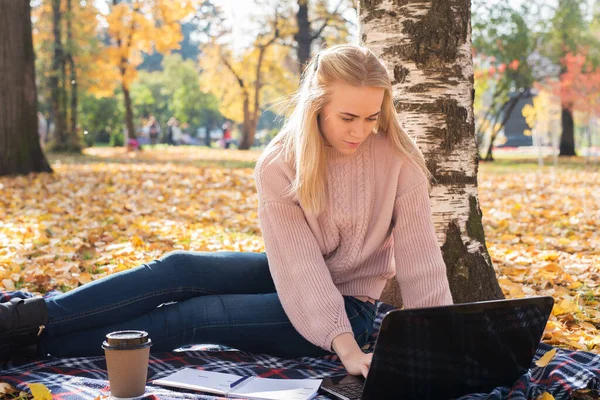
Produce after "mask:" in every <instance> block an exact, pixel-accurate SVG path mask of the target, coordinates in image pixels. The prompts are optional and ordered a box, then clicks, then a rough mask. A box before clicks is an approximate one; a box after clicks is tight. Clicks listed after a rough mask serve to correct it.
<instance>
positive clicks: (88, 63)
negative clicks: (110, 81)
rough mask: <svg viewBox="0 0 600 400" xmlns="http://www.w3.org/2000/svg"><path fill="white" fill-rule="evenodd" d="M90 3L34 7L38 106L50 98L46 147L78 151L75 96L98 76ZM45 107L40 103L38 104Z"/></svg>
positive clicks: (66, 0) (67, 0)
mask: <svg viewBox="0 0 600 400" xmlns="http://www.w3.org/2000/svg"><path fill="white" fill-rule="evenodd" d="M97 14H98V10H97V9H96V7H95V6H94V5H93V3H92V2H80V1H73V0H52V1H51V2H42V3H39V4H37V6H36V7H35V8H34V9H33V15H32V20H33V21H34V31H33V32H34V45H35V52H36V69H37V71H38V80H39V82H40V86H39V89H40V90H39V93H38V96H39V98H40V101H41V102H42V105H44V103H50V105H51V107H50V110H49V111H50V120H51V121H52V122H53V124H54V134H53V135H52V137H51V141H50V146H49V147H50V148H51V149H52V150H55V151H68V152H72V151H75V152H77V151H80V150H81V147H82V144H81V135H80V132H79V131H78V126H79V125H80V124H79V122H78V108H79V104H78V99H79V97H80V93H79V92H80V91H82V92H85V91H88V90H90V88H91V87H93V85H94V81H95V80H96V78H97V70H96V68H100V67H101V65H98V64H99V61H100V60H99V53H100V46H99V39H98V34H99V32H98V25H97V24H96V23H95V22H94V21H96V15H97ZM42 108H45V107H42Z"/></svg>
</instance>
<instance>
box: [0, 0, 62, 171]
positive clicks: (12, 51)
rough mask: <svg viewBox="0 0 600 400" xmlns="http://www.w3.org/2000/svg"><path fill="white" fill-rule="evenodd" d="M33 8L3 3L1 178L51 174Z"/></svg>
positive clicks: (4, 0) (9, 1)
mask: <svg viewBox="0 0 600 400" xmlns="http://www.w3.org/2000/svg"><path fill="white" fill-rule="evenodd" d="M34 58H35V56H34V52H33V39H32V31H31V6H30V5H29V2H28V1H13V0H0V88H2V89H1V90H0V175H14V174H27V173H30V172H51V171H52V169H51V168H50V165H49V164H48V161H47V160H46V157H45V156H44V153H43V152H42V149H41V147H40V142H39V138H38V123H37V121H38V120H37V115H36V112H37V90H36V84H35V67H34Z"/></svg>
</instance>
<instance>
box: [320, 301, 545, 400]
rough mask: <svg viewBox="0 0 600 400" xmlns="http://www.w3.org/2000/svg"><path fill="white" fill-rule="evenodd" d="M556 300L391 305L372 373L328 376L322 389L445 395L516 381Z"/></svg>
mask: <svg viewBox="0 0 600 400" xmlns="http://www.w3.org/2000/svg"><path fill="white" fill-rule="evenodd" d="M553 305H554V300H553V298H552V297H550V296H538V297H527V298H521V299H509V300H493V301H484V302H476V303H464V304H454V305H449V306H440V307H431V308H420V309H408V310H392V311H389V312H388V313H386V314H385V316H384V317H383V320H382V322H381V328H380V331H379V335H378V337H377V341H376V343H375V348H374V351H373V360H372V361H371V367H370V369H369V374H368V375H367V378H366V379H364V378H362V377H358V376H351V375H347V376H342V377H337V378H326V379H324V380H323V383H322V384H321V388H320V391H321V393H323V394H326V395H328V396H329V397H330V398H332V399H339V400H385V399H406V400H412V399H419V400H427V399H428V400H438V399H444V400H447V399H454V398H458V397H461V396H464V395H467V394H470V393H489V392H491V391H492V390H493V389H494V388H495V387H498V386H509V387H512V386H513V384H514V382H515V381H516V380H517V379H518V378H519V377H520V376H521V375H523V374H524V373H526V372H527V371H528V370H529V367H530V366H531V362H532V360H533V356H534V355H535V351H536V349H537V348H538V345H539V343H540V340H541V338H542V334H543V333H544V328H545V327H546V322H547V321H548V317H549V316H550V312H551V311H552V307H553Z"/></svg>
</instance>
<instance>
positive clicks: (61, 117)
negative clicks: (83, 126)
mask: <svg viewBox="0 0 600 400" xmlns="http://www.w3.org/2000/svg"><path fill="white" fill-rule="evenodd" d="M61 17H62V15H61V10H60V0H52V35H53V38H54V53H53V55H52V71H51V73H50V79H49V80H48V86H50V92H51V93H52V97H51V102H52V117H53V118H52V119H53V120H54V132H53V136H52V140H51V147H52V149H53V150H57V151H64V150H66V149H67V148H68V145H67V143H68V142H69V135H68V132H67V127H66V115H65V111H66V107H64V105H65V97H66V93H65V91H64V85H63V84H62V83H61V79H60V77H62V76H63V75H64V74H63V69H64V68H63V67H64V63H65V59H64V51H63V46H62V32H61Z"/></svg>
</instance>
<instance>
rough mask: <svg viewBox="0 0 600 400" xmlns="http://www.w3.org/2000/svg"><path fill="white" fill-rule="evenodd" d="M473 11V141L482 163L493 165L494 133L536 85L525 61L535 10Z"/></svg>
mask: <svg viewBox="0 0 600 400" xmlns="http://www.w3.org/2000/svg"><path fill="white" fill-rule="evenodd" d="M473 8H474V11H473V13H472V18H473V52H474V54H475V61H478V63H476V65H475V66H476V67H477V68H476V70H475V84H476V92H475V96H476V99H475V104H477V105H479V106H480V107H477V109H476V115H475V118H476V138H477V142H478V145H479V146H480V147H483V148H480V149H479V151H481V152H482V153H483V157H481V158H483V159H485V160H486V161H493V159H494V157H493V154H492V150H493V146H494V142H495V141H496V138H497V135H498V133H499V132H500V131H501V130H502V129H503V128H504V126H505V125H506V123H507V121H508V120H509V118H510V117H511V116H512V115H513V112H514V111H515V109H516V107H517V104H519V102H520V101H521V100H522V99H523V98H525V97H526V96H527V95H528V94H529V89H530V88H531V87H532V85H533V82H534V76H533V68H532V65H531V64H530V63H529V62H528V60H527V57H524V56H527V55H529V54H532V53H534V52H536V51H537V41H536V37H537V36H536V34H535V32H534V31H533V27H532V26H531V25H533V24H532V21H531V19H532V18H531V16H532V14H537V13H538V12H539V7H538V4H537V3H536V2H527V3H524V4H522V5H521V7H520V8H519V9H518V10H516V9H513V8H512V7H510V5H508V4H503V3H499V4H496V3H494V4H490V3H489V2H487V1H483V0H474V1H473ZM482 97H485V101H483V100H482ZM517 111H518V110H517ZM477 112H479V113H478V114H477ZM486 139H487V140H486Z"/></svg>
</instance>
